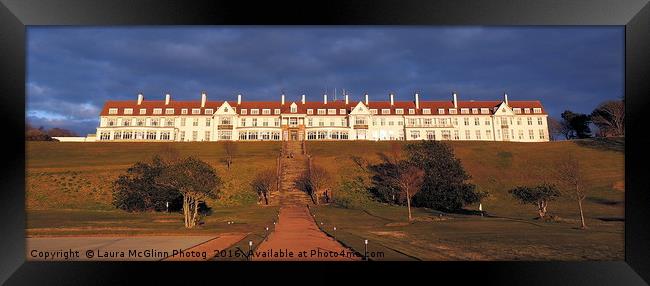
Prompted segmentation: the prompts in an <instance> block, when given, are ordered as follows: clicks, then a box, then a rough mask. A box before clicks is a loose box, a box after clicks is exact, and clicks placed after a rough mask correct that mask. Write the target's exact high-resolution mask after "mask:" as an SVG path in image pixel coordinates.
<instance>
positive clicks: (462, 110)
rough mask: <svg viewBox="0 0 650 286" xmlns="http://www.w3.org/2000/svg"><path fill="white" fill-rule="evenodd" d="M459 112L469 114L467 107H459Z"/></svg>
mask: <svg viewBox="0 0 650 286" xmlns="http://www.w3.org/2000/svg"><path fill="white" fill-rule="evenodd" d="M460 114H469V108H461V109H460Z"/></svg>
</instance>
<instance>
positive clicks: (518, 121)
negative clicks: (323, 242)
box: [517, 117, 521, 125]
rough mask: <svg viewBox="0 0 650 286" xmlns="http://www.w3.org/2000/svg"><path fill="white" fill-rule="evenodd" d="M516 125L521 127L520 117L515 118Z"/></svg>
mask: <svg viewBox="0 0 650 286" xmlns="http://www.w3.org/2000/svg"><path fill="white" fill-rule="evenodd" d="M517 125H521V117H518V118H517Z"/></svg>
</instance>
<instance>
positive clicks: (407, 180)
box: [394, 163, 424, 221]
mask: <svg viewBox="0 0 650 286" xmlns="http://www.w3.org/2000/svg"><path fill="white" fill-rule="evenodd" d="M396 167H397V170H396V175H395V178H394V180H395V185H396V186H397V187H399V189H400V192H401V195H402V196H405V197H406V207H407V208H408V213H409V221H412V220H413V215H412V214H411V198H412V197H413V196H414V195H415V194H417V193H418V192H419V191H420V188H421V187H422V183H424V171H423V170H422V169H420V168H418V167H416V166H413V165H410V164H407V163H401V164H397V166H396Z"/></svg>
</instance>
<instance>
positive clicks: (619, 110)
mask: <svg viewBox="0 0 650 286" xmlns="http://www.w3.org/2000/svg"><path fill="white" fill-rule="evenodd" d="M591 120H592V122H593V123H594V124H595V125H596V126H598V129H599V130H600V134H601V135H602V136H604V137H609V136H624V135H625V105H624V103H623V101H621V100H610V101H606V102H603V103H601V104H600V105H598V107H596V109H594V111H593V112H592V113H591Z"/></svg>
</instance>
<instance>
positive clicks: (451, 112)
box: [449, 108, 458, 114]
mask: <svg viewBox="0 0 650 286" xmlns="http://www.w3.org/2000/svg"><path fill="white" fill-rule="evenodd" d="M457 112H458V110H457V109H456V108H449V114H458V113H457Z"/></svg>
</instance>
